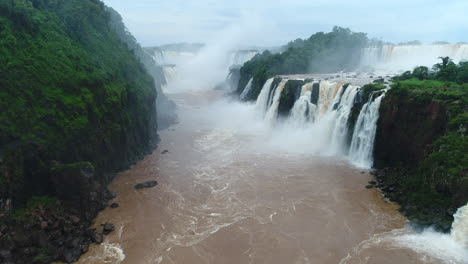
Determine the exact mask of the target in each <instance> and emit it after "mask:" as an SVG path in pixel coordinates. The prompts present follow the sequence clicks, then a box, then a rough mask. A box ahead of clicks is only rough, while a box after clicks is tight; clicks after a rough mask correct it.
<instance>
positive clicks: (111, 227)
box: [101, 223, 115, 236]
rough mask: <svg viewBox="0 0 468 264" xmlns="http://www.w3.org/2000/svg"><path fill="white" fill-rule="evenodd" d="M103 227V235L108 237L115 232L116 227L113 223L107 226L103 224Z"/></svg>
mask: <svg viewBox="0 0 468 264" xmlns="http://www.w3.org/2000/svg"><path fill="white" fill-rule="evenodd" d="M101 226H102V233H103V234H104V235H106V236H107V235H108V234H110V233H112V232H113V231H114V230H115V226H114V225H113V224H111V223H105V224H102V225H101Z"/></svg>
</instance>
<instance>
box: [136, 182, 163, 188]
mask: <svg viewBox="0 0 468 264" xmlns="http://www.w3.org/2000/svg"><path fill="white" fill-rule="evenodd" d="M156 185H158V182H157V181H147V182H144V183H139V184H137V185H135V189H137V190H141V189H147V188H153V187H154V186H156Z"/></svg>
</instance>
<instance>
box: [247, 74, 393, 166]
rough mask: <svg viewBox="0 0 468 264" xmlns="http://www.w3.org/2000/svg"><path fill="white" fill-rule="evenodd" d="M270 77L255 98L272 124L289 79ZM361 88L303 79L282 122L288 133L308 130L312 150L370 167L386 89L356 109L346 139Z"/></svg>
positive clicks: (373, 94)
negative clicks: (350, 132)
mask: <svg viewBox="0 0 468 264" xmlns="http://www.w3.org/2000/svg"><path fill="white" fill-rule="evenodd" d="M273 81H274V79H273V78H272V79H269V80H267V81H266V83H265V84H264V86H263V88H262V90H261V92H260V95H259V96H258V99H257V102H256V111H257V113H259V115H260V117H261V118H262V119H263V120H264V121H265V122H266V123H267V124H269V125H271V124H274V122H275V120H276V119H277V117H278V107H279V104H280V99H281V93H282V92H283V90H284V87H285V85H286V83H287V82H288V79H283V80H281V82H280V83H279V84H278V85H276V86H275V85H273ZM246 89H247V87H246ZM360 90H361V88H360V87H359V86H354V85H350V84H345V83H340V82H331V81H321V82H319V83H317V82H316V83H313V82H310V83H306V84H304V85H303V86H302V87H301V93H300V95H299V98H298V99H297V100H296V101H295V103H294V105H293V106H292V108H291V110H290V112H289V116H288V117H287V120H286V122H285V123H284V125H285V126H289V127H290V128H292V129H293V130H294V131H291V132H289V134H292V133H296V134H297V132H298V131H301V130H304V131H305V134H309V135H310V137H311V138H313V141H314V143H313V144H312V143H311V151H312V152H318V153H319V154H326V155H338V156H348V158H349V159H350V160H351V161H352V162H353V163H354V164H356V165H357V166H359V167H365V168H370V167H372V164H373V149H374V140H375V133H376V130H377V121H378V118H379V108H380V103H381V101H382V99H383V98H384V95H385V90H384V91H377V92H373V93H371V95H370V97H369V101H368V102H367V103H366V104H364V106H363V107H362V109H361V111H360V113H359V116H358V119H357V122H356V125H355V128H354V130H353V131H352V132H353V134H352V140H351V142H350V143H349V142H348V135H349V128H348V120H349V117H350V115H351V110H352V108H353V106H354V103H355V99H356V96H357V95H358V93H359V92H360ZM378 93H382V94H381V95H378ZM314 95H315V96H314ZM314 102H315V103H314ZM282 129H283V130H284V129H285V128H284V126H283V128H282ZM307 131H308V132H307ZM287 134H288V133H287Z"/></svg>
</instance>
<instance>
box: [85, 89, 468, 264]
mask: <svg viewBox="0 0 468 264" xmlns="http://www.w3.org/2000/svg"><path fill="white" fill-rule="evenodd" d="M170 96H171V97H172V99H173V100H174V101H175V102H176V103H177V105H178V115H179V123H178V124H176V125H174V126H172V127H171V128H169V129H167V130H164V131H161V132H160V136H161V142H160V145H159V148H158V149H157V150H155V151H154V153H153V154H151V155H149V156H147V157H146V158H145V159H144V160H142V161H140V162H139V163H137V164H136V165H135V166H133V167H132V168H131V169H130V170H128V171H125V172H123V173H120V174H119V175H118V176H117V177H116V178H115V180H114V181H113V182H112V184H111V185H110V189H111V191H113V192H115V193H116V194H117V198H116V199H115V201H112V202H117V203H119V205H120V207H118V208H116V209H111V208H107V209H105V210H104V211H103V212H101V213H100V214H99V216H98V217H97V218H96V220H95V226H96V227H97V228H99V225H100V224H102V223H105V222H110V223H113V224H114V225H115V226H116V230H115V231H114V232H113V233H111V234H110V235H108V236H107V237H106V238H105V242H104V243H103V244H101V245H93V246H91V247H90V250H89V252H88V253H87V254H85V255H83V256H82V258H81V259H80V261H79V262H78V263H80V264H98V263H99V264H101V263H128V264H140V263H141V264H156V263H164V264H166V263H167V264H170V263H171V264H172V263H177V264H197V263H214V264H224V263H226V264H227V263H232V264H241V263H256V264H257V263H268V264H289V263H291V264H292V263H295V264H302V263H303V264H305V263H342V264H344V263H384V264H385V263H389V264H390V263H466V262H464V260H465V257H466V256H467V255H464V253H463V252H462V251H459V250H458V251H457V250H455V251H453V252H452V251H450V250H449V249H450V248H451V247H452V246H453V245H449V246H447V245H445V244H444V243H445V242H444V241H445V240H444V241H443V240H439V241H437V242H436V244H438V246H434V245H432V244H434V243H435V242H434V239H433V238H431V237H430V236H429V235H430V234H432V233H429V234H428V238H426V237H423V236H422V235H417V234H415V233H413V231H411V229H410V228H408V227H406V219H405V218H404V217H403V216H402V215H401V214H400V213H399V212H398V210H397V209H398V208H397V206H396V205H394V204H392V203H389V202H386V201H385V200H384V199H383V198H382V196H381V194H380V193H379V191H378V190H376V189H366V188H365V185H366V184H367V182H368V181H370V180H372V176H371V175H370V174H369V173H368V171H365V170H362V169H358V168H355V167H353V166H352V165H350V164H349V163H348V162H347V161H346V160H345V159H340V158H336V157H333V156H319V155H317V154H316V153H310V152H308V151H307V150H306V149H301V148H297V147H296V146H298V145H300V144H299V143H300V142H301V140H303V139H302V138H301V137H300V136H291V137H288V135H287V133H285V132H284V130H282V133H281V134H275V130H274V129H271V127H269V125H268V124H267V125H265V124H262V123H261V122H258V120H256V119H255V115H254V114H252V112H253V111H254V108H255V105H253V104H244V103H238V102H231V101H228V100H226V99H225V96H224V95H223V93H222V92H221V91H200V90H199V91H186V92H183V93H177V94H171V95H170ZM163 150H168V151H169V152H168V153H165V154H162V152H163ZM148 180H157V181H158V183H159V185H158V186H156V187H154V188H151V189H144V190H136V189H135V188H134V185H135V184H137V183H141V182H144V181H148ZM434 234H435V233H434ZM442 236H445V235H440V234H437V239H442V238H443V237H442ZM441 237H442V238H441ZM431 243H432V244H431ZM446 243H449V242H446ZM439 244H440V245H439ZM460 252H462V253H460Z"/></svg>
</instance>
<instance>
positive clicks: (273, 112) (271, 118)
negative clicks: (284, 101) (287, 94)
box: [265, 80, 287, 124]
mask: <svg viewBox="0 0 468 264" xmlns="http://www.w3.org/2000/svg"><path fill="white" fill-rule="evenodd" d="M286 82H287V80H282V81H281V82H280V84H279V85H278V87H276V90H275V95H274V96H273V100H272V101H271V104H270V107H269V108H268V111H267V113H266V115H265V120H266V121H267V122H268V124H273V123H274V122H275V120H276V117H277V116H278V106H279V102H280V99H281V92H282V91H283V89H284V86H285V85H286Z"/></svg>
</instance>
